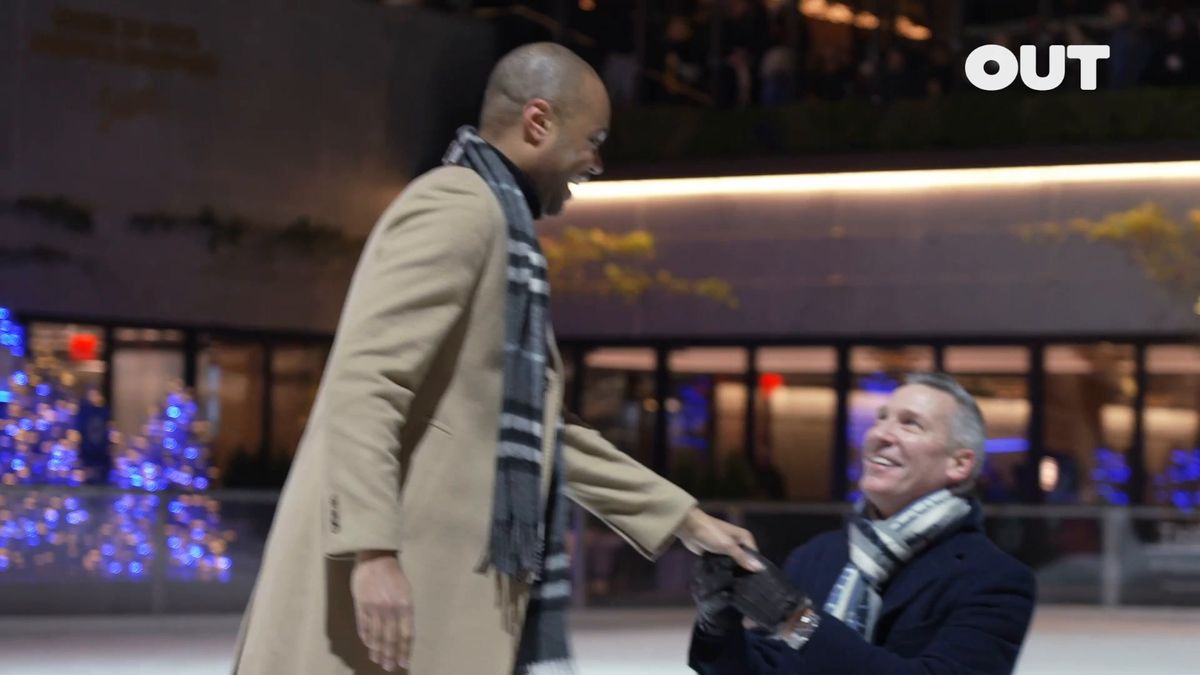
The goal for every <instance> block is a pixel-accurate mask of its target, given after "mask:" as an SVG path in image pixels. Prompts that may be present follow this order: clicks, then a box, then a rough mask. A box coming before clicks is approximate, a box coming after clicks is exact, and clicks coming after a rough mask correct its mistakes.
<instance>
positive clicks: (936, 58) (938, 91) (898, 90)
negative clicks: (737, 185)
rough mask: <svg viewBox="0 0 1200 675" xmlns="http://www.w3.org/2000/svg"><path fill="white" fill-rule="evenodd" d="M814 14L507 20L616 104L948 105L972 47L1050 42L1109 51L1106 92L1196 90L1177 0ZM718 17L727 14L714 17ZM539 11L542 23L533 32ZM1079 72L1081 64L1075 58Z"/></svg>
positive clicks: (630, 5)
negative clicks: (861, 15) (946, 19)
mask: <svg viewBox="0 0 1200 675" xmlns="http://www.w3.org/2000/svg"><path fill="white" fill-rule="evenodd" d="M1064 3H1065V4H1064ZM480 4H487V3H476V6H477V7H478V6H479V5H480ZM718 4H719V10H718V9H716V7H717V5H718ZM818 4H822V3H818ZM824 4H825V6H826V7H829V6H832V5H831V4H829V3H824ZM851 4H856V3H851ZM877 4H878V3H877ZM927 4H928V3H927ZM1014 4H1015V3H1014ZM1034 4H1036V3H1034ZM806 5H808V3H805V2H795V1H794V0H788V1H786V2H785V1H783V0H720V2H719V3H717V2H714V0H670V1H667V2H661V3H658V2H650V3H646V5H645V7H643V8H642V11H641V12H639V8H638V2H637V0H566V3H565V4H563V5H562V6H561V7H559V6H558V5H556V0H546V1H545V2H541V3H538V2H529V3H519V7H518V6H515V5H511V4H510V9H511V8H513V7H516V8H517V9H516V10H511V11H514V12H516V13H520V12H524V13H525V14H524V16H513V15H510V16H509V19H510V21H509V22H508V25H509V26H510V27H511V26H513V25H517V26H520V25H521V24H524V27H525V33H528V34H524V35H519V36H510V39H511V40H514V41H516V42H521V41H526V40H530V39H543V38H556V39H559V40H560V41H562V42H564V43H565V44H567V45H568V46H570V47H571V48H572V49H574V50H575V51H577V52H578V53H580V54H582V55H584V57H585V58H587V59H588V60H589V61H591V62H592V64H593V65H594V66H595V67H596V68H597V70H599V71H600V72H601V73H602V74H603V76H604V78H605V80H606V84H607V86H608V89H609V92H610V93H611V94H612V97H613V102H614V104H615V105H616V106H618V107H622V106H631V105H703V106H714V107H719V108H745V107H753V106H773V105H781V104H788V103H794V102H800V101H807V100H821V101H838V100H844V99H860V100H869V101H872V102H876V103H886V102H889V101H894V100H897V99H917V98H923V97H936V96H943V95H946V94H951V93H955V92H960V91H967V90H971V86H970V84H969V83H967V82H966V79H965V77H964V76H963V62H964V60H965V59H966V57H967V55H968V54H969V53H970V52H971V50H972V49H974V48H975V47H977V46H979V45H981V44H988V43H994V44H1001V45H1005V46H1007V47H1009V48H1010V49H1012V50H1013V51H1014V52H1016V51H1017V50H1018V48H1019V46H1020V45H1026V44H1032V45H1037V46H1038V47H1039V69H1040V70H1041V72H1045V63H1046V60H1045V59H1046V54H1047V50H1046V48H1047V47H1048V46H1049V45H1052V44H1072V45H1079V44H1107V45H1109V46H1110V48H1111V54H1110V58H1109V59H1108V60H1107V61H1104V62H1102V63H1101V72H1100V86H1101V87H1102V88H1124V87H1133V86H1142V85H1146V86H1180V85H1183V86H1186V85H1200V9H1190V8H1189V7H1187V6H1186V5H1185V4H1184V3H1181V2H1175V1H1174V0H1163V2H1157V3H1156V2H1146V1H1144V0H1143V1H1142V2H1140V3H1131V2H1126V1H1123V0H1114V1H1112V2H1107V3H1106V2H1102V1H1097V2H1082V1H1080V0H1063V2H1060V3H1057V4H1056V5H1054V6H1055V7H1058V9H1059V10H1060V11H1058V12H1056V13H1054V14H1053V15H1051V16H1049V17H1043V16H1041V15H1038V14H1036V13H1034V14H1033V15H1031V16H1025V17H1020V18H1016V19H1015V20H1014V19H1013V18H1011V17H1010V18H1009V19H1008V20H1004V21H995V22H989V21H987V20H986V19H987V18H988V17H982V18H983V19H984V21H983V22H978V19H979V18H981V17H976V16H968V17H966V19H967V21H966V22H964V23H965V25H962V26H961V27H960V29H959V30H957V31H956V32H955V34H948V33H947V32H946V30H944V28H938V27H935V29H934V30H929V31H927V32H926V33H925V35H921V36H920V37H923V38H925V39H913V38H912V36H911V34H910V35H909V36H905V35H901V34H899V33H898V32H896V31H894V30H891V29H886V27H885V26H883V25H879V26H874V27H869V26H868V27H864V26H862V25H855V23H854V22H848V23H847V22H842V23H837V22H830V21H825V20H821V19H814V18H813V17H812V16H806V15H805V14H804V13H803V11H804V9H805V7H806ZM1059 5H1061V7H1059ZM981 6H982V5H980V6H974V7H973V6H967V7H966V8H967V9H975V10H978V9H979V7H981ZM556 7H558V9H556ZM846 7H847V11H849V5H847V6H846ZM563 8H566V9H565V10H564V9H563ZM1003 9H1005V10H1009V9H1010V8H1009V7H1008V6H1006V7H1004V8H1003ZM714 11H719V12H720V14H719V15H718V16H717V17H716V20H715V21H714V17H713V12H714ZM853 11H858V8H855V9H854V10H853ZM933 11H935V10H933V9H929V10H927V11H926V14H927V16H916V17H915V18H914V19H912V20H910V19H909V18H908V17H904V18H902V19H901V20H902V21H910V23H911V22H917V23H918V24H919V23H936V22H934V21H930V19H931V18H933V19H936V18H937V17H936V16H930V15H928V14H929V13H930V12H933ZM789 13H791V14H792V15H791V16H789ZM539 16H540V18H541V19H543V21H542V22H541V24H540V25H536V24H537V19H538V18H539ZM901 16H903V15H897V18H899V17H901ZM531 17H532V18H533V21H530V18H531ZM971 21H975V23H971ZM556 22H557V23H556ZM530 28H532V29H533V32H535V33H536V32H538V31H540V32H541V34H537V35H535V34H533V33H530V31H529V29H530ZM919 30H922V31H925V30H926V29H925V28H920V29H919ZM520 31H521V29H520V28H518V32H520ZM639 34H640V35H644V38H642V39H641V40H639ZM639 42H640V43H641V44H640V45H639ZM639 46H640V49H639ZM639 52H640V53H639ZM1072 64H1073V65H1075V66H1076V67H1077V66H1078V62H1076V61H1068V65H1069V66H1070V65H1072ZM1077 78H1078V76H1077V70H1076V71H1071V70H1068V73H1067V80H1066V81H1067V82H1068V83H1070V82H1078V79H1077ZM1017 86H1020V85H1019V83H1018V85H1017Z"/></svg>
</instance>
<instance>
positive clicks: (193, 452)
mask: <svg viewBox="0 0 1200 675" xmlns="http://www.w3.org/2000/svg"><path fill="white" fill-rule="evenodd" d="M183 456H184V457H187V458H188V459H189V460H195V459H197V458H199V457H200V451H199V450H197V449H195V448H191V447H189V448H188V449H187V450H184V451H183Z"/></svg>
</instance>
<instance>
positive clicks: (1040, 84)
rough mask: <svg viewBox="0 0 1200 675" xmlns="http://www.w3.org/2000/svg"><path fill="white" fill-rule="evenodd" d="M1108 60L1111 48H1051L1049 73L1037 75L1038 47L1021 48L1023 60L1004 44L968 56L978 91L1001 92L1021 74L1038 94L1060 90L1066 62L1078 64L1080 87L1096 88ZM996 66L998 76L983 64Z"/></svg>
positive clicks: (970, 76)
mask: <svg viewBox="0 0 1200 675" xmlns="http://www.w3.org/2000/svg"><path fill="white" fill-rule="evenodd" d="M1107 58H1108V45H1069V46H1067V45H1050V63H1049V66H1050V67H1049V72H1047V73H1046V74H1045V75H1039V74H1038V63H1037V47H1035V46H1033V45H1021V59H1020V60H1019V61H1018V60H1017V56H1016V55H1015V54H1013V53H1012V52H1011V51H1010V50H1009V49H1008V48H1007V47H1004V46H1002V45H983V46H982V47H976V48H975V50H974V51H972V52H971V53H970V54H969V55H968V56H967V64H966V73H967V81H969V82H970V83H971V84H973V85H975V87H976V88H977V89H982V90H984V91H1000V90H1001V89H1004V88H1005V87H1007V86H1008V85H1010V84H1012V83H1013V82H1014V81H1016V79H1017V74H1018V73H1019V74H1020V75H1021V81H1022V82H1024V83H1025V86H1026V87H1029V88H1030V89H1033V90H1035V91H1050V90H1051V89H1057V88H1058V86H1059V85H1060V84H1062V83H1063V80H1064V79H1066V76H1067V59H1076V60H1077V61H1079V88H1080V89H1082V90H1084V91H1093V90H1095V89H1096V64H1097V63H1098V62H1099V61H1100V60H1101V59H1107ZM989 62H991V63H995V64H996V65H998V66H999V67H1000V68H999V70H997V71H996V72H995V73H989V72H987V71H986V70H984V69H983V66H984V64H987V63H989Z"/></svg>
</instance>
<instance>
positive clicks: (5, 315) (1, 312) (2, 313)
mask: <svg viewBox="0 0 1200 675" xmlns="http://www.w3.org/2000/svg"><path fill="white" fill-rule="evenodd" d="M10 316H11V314H9V312H8V308H7V307H0V319H2V320H4V321H8V319H9V317H10Z"/></svg>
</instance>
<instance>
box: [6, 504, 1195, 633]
mask: <svg viewBox="0 0 1200 675" xmlns="http://www.w3.org/2000/svg"><path fill="white" fill-rule="evenodd" d="M278 496H279V493H278V492H276V491H265V490H214V491H211V492H206V493H192V492H158V493H153V494H152V493H148V492H144V491H125V490H119V489H114V488H107V487H79V488H69V487H55V486H47V487H26V486H19V487H0V614H37V613H55V614H66V613H111V612H117V613H148V614H165V613H185V612H186V613H195V612H239V611H241V610H242V608H243V607H244V606H245V602H246V600H247V599H248V598H249V594H250V591H251V589H252V587H253V582H254V580H255V578H256V576H257V573H258V567H259V565H260V563H261V560H262V554H263V548H264V546H265V543H266V536H267V533H268V532H269V529H270V525H271V521H272V517H273V515H274V511H275V505H276V501H277V499H278ZM703 508H704V509H705V510H706V511H708V512H710V513H712V514H714V515H716V516H718V517H721V518H724V519H726V520H729V521H730V522H734V523H737V524H740V525H742V526H744V527H747V528H748V529H750V530H751V532H753V533H754V535H755V537H756V539H757V540H758V543H759V546H760V549H761V550H762V551H763V553H764V554H765V555H767V556H768V557H770V558H771V559H773V560H776V561H777V562H782V561H783V559H784V558H785V557H786V555H787V553H788V552H789V551H790V550H791V549H792V548H794V547H796V546H799V545H801V544H803V543H804V542H805V541H807V540H808V539H809V538H810V537H812V536H815V535H816V534H819V533H821V532H825V531H829V530H833V529H837V528H839V527H842V524H843V519H844V517H845V515H846V514H847V513H848V512H849V506H848V505H846V504H837V503H820V504H808V503H792V502H706V503H704V504H703ZM984 524H985V528H986V529H987V532H988V534H989V536H990V537H991V539H992V540H993V541H994V542H995V543H996V544H997V545H998V546H999V547H1000V548H1001V549H1003V550H1005V551H1007V552H1009V553H1010V554H1012V555H1014V556H1015V557H1017V558H1018V559H1021V560H1023V561H1024V562H1025V563H1027V564H1029V565H1030V566H1031V567H1032V568H1033V569H1034V570H1035V572H1036V574H1037V576H1038V581H1039V596H1040V597H1039V599H1040V600H1041V601H1042V602H1045V603H1051V604H1055V603H1066V604H1091V605H1101V606H1106V607H1116V606H1124V605H1158V606H1164V605H1171V606H1200V513H1196V512H1182V511H1179V510H1177V509H1171V508H1158V507H1100V506H1081V505H988V506H985V508H984ZM570 546H571V552H572V554H573V566H574V581H575V601H576V604H577V605H578V606H587V605H591V606H625V607H638V606H663V605H667V606H684V605H687V604H688V603H689V597H688V593H687V580H688V577H689V576H690V569H691V564H692V562H693V557H692V555H691V554H690V553H688V552H687V551H686V550H685V549H683V547H682V546H678V545H676V546H674V547H672V548H671V549H670V550H668V551H667V552H666V553H665V554H664V555H663V556H662V557H660V558H659V560H657V561H655V562H650V561H647V560H644V559H643V558H641V557H640V556H639V555H638V554H637V553H636V552H634V551H633V549H632V548H630V547H629V546H628V545H627V544H626V542H625V541H624V540H623V539H621V538H620V536H619V535H617V534H615V533H613V532H612V531H611V530H609V529H608V528H607V527H606V526H604V525H603V524H602V523H601V522H600V521H599V520H597V519H596V518H595V517H593V516H591V515H589V514H587V513H586V512H584V511H583V510H582V509H577V510H576V515H575V518H574V522H573V526H572V532H571V536H570Z"/></svg>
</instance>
